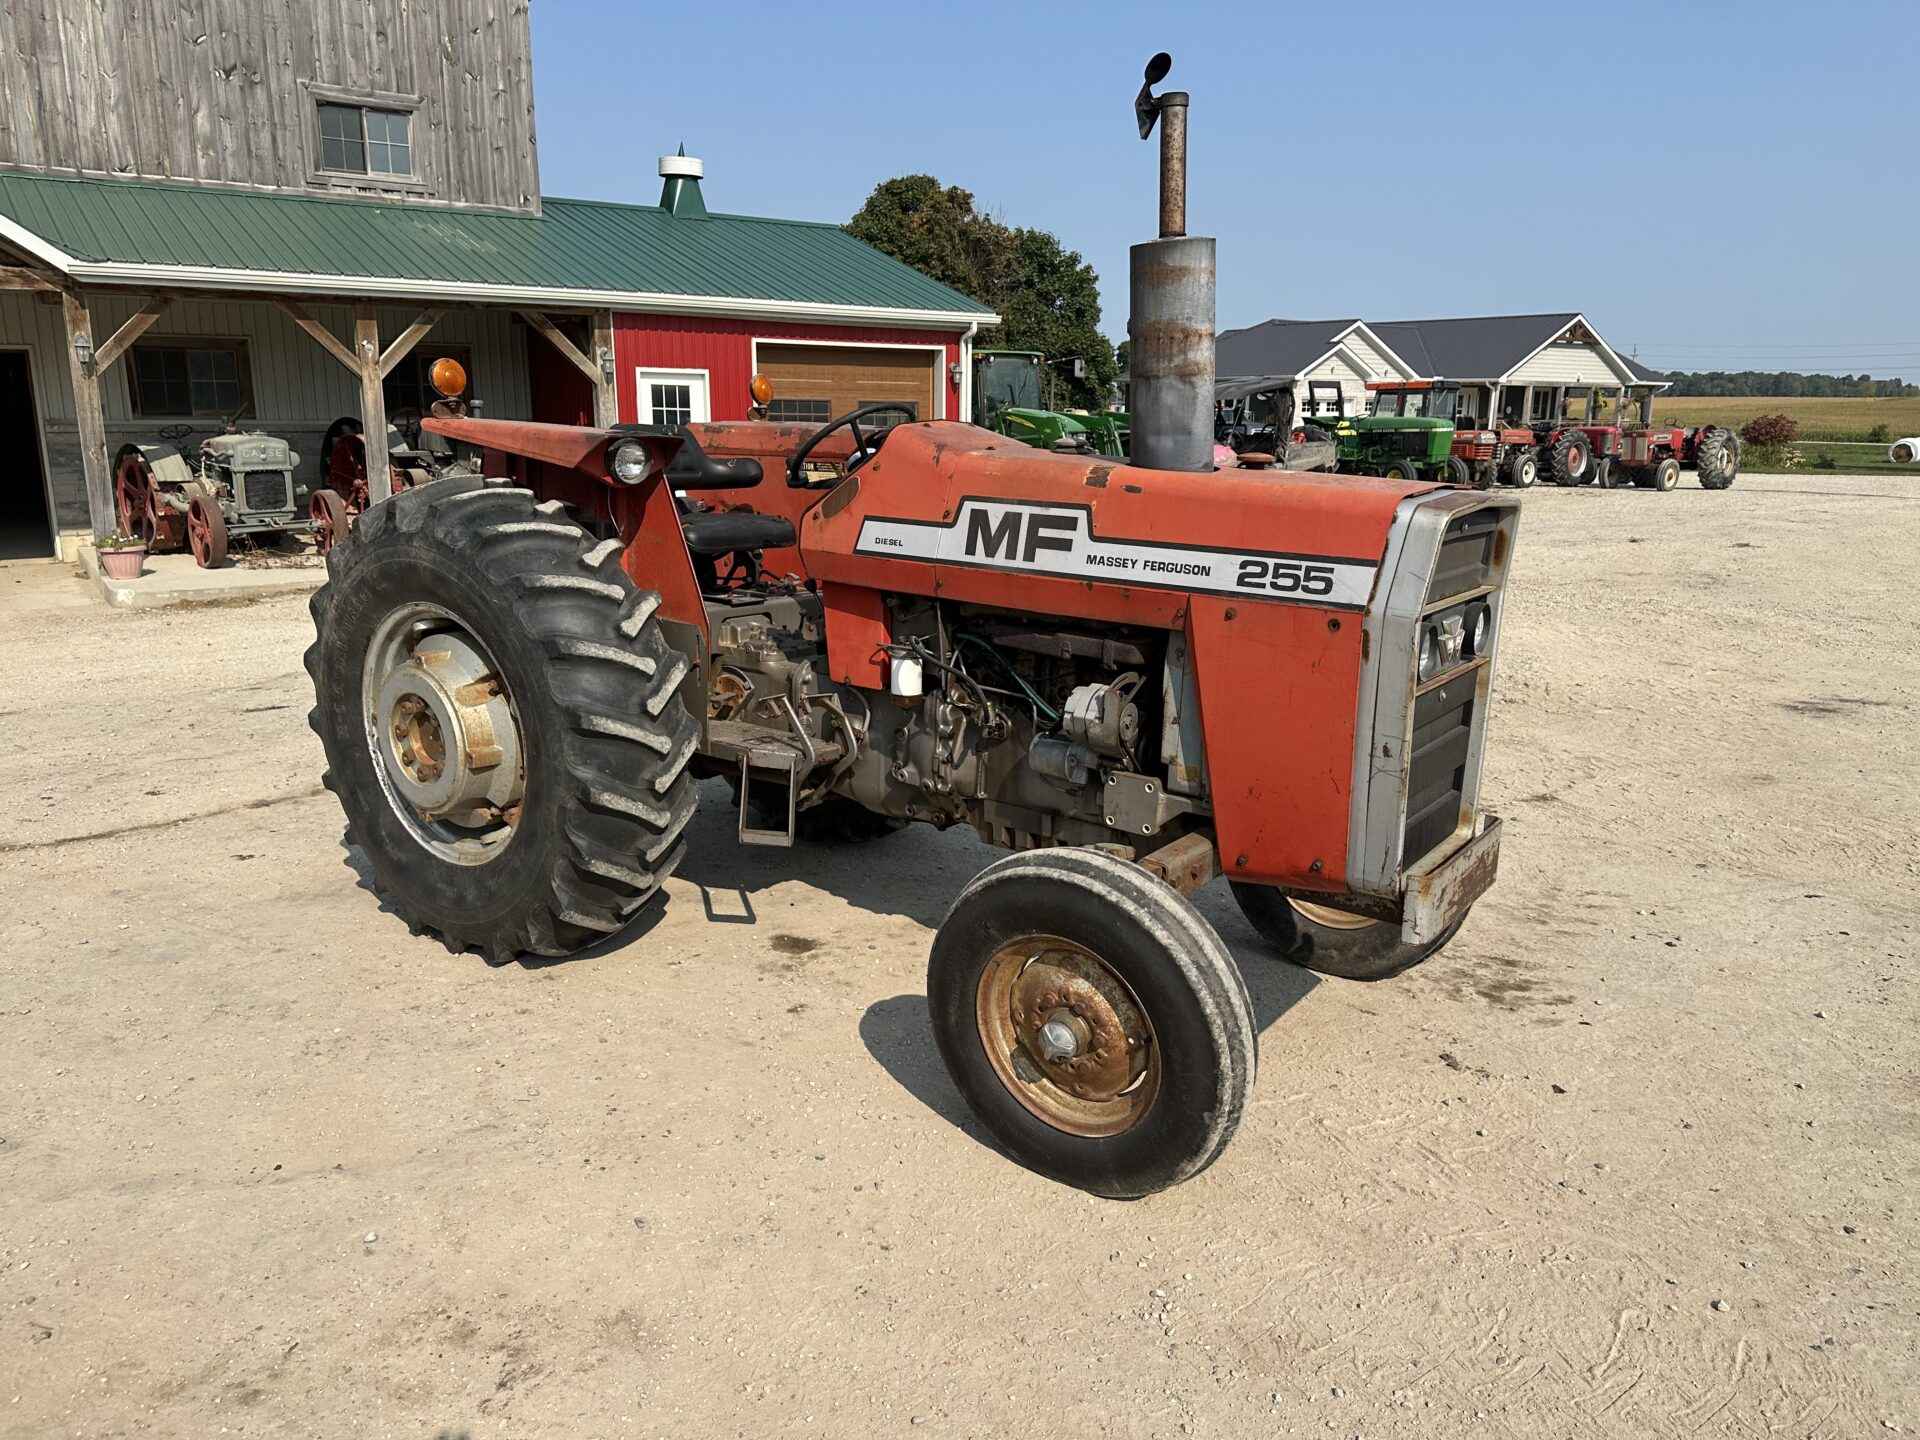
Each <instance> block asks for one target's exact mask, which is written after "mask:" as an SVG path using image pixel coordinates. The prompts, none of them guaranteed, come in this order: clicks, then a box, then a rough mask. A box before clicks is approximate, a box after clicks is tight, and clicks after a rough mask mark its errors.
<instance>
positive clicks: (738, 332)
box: [543, 313, 965, 421]
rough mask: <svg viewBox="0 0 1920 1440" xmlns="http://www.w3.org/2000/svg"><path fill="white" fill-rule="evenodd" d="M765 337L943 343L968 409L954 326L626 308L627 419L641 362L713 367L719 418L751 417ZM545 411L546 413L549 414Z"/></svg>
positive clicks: (619, 361) (623, 376)
mask: <svg viewBox="0 0 1920 1440" xmlns="http://www.w3.org/2000/svg"><path fill="white" fill-rule="evenodd" d="M756 339H760V340H831V341H836V342H840V343H843V344H848V345H859V344H863V343H864V344H869V345H873V344H886V345H939V346H941V347H943V349H944V351H945V356H946V358H945V359H944V360H943V361H942V362H941V375H940V384H941V386H942V387H943V389H944V391H945V394H946V406H947V410H946V414H947V418H948V419H949V420H959V419H964V418H965V417H964V416H962V415H961V414H960V387H959V386H958V385H956V384H954V383H953V378H952V376H953V371H952V367H953V366H955V365H957V364H959V363H960V337H959V335H958V334H957V333H955V332H954V331H951V330H891V329H878V328H875V327H872V326H867V325H811V324H806V325H796V324H792V323H789V322H784V321H776V320H726V319H707V318H694V317H692V316H684V315H640V314H630V313H621V314H616V315H615V316H614V317H613V353H614V360H615V363H616V365H617V367H618V375H617V376H616V380H615V383H616V384H617V385H618V386H619V389H620V418H621V419H622V420H624V421H632V420H634V419H636V418H637V417H638V416H639V414H640V400H639V397H638V395H636V394H635V393H634V379H633V372H634V371H635V370H638V369H642V368H646V369H664V370H705V371H706V372H707V388H708V397H709V401H710V403H711V405H712V408H713V418H714V419H715V420H744V419H746V418H747V406H748V404H750V403H751V397H750V396H749V395H748V393H747V384H748V382H749V381H750V380H752V379H753V342H754V340H756ZM543 418H544V417H543Z"/></svg>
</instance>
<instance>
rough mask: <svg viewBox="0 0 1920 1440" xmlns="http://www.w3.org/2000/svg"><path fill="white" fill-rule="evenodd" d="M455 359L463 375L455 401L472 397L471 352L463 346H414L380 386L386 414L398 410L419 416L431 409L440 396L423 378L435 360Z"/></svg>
mask: <svg viewBox="0 0 1920 1440" xmlns="http://www.w3.org/2000/svg"><path fill="white" fill-rule="evenodd" d="M442 358H444V359H448V360H457V361H458V362H459V363H460V368H461V369H462V370H464V371H466V372H467V388H466V389H465V390H464V391H462V392H461V394H460V395H458V396H456V397H454V398H456V399H462V400H464V399H466V398H467V397H468V396H470V395H472V394H473V352H472V351H471V350H469V349H467V347H466V346H464V345H435V346H427V345H420V346H417V347H416V348H415V349H414V351H413V353H412V354H410V355H408V356H407V357H406V358H405V359H404V360H402V361H401V362H400V363H399V364H398V365H395V366H394V367H393V369H391V370H390V371H388V372H387V378H386V381H385V383H384V384H382V386H381V387H380V388H381V390H382V392H383V393H384V394H385V395H386V397H387V414H389V415H392V414H393V413H394V412H395V411H398V410H418V411H419V412H420V413H421V414H422V415H425V414H426V413H427V412H428V411H430V410H432V409H433V402H434V401H436V400H439V399H443V398H445V397H443V396H442V395H441V394H440V392H439V391H437V390H435V389H434V388H433V386H432V385H431V384H429V383H428V381H427V375H428V373H429V372H431V371H432V369H433V362H434V361H436V360H439V359H442Z"/></svg>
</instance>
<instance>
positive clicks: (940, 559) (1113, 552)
mask: <svg viewBox="0 0 1920 1440" xmlns="http://www.w3.org/2000/svg"><path fill="white" fill-rule="evenodd" d="M853 548H854V551H855V553H856V554H860V555H894V556H898V557H899V558H901V559H903V560H930V561H934V562H937V563H939V564H943V565H976V566H981V567H984V568H986V569H991V570H1013V571H1029V572H1033V573H1035V574H1041V575H1061V576H1066V577H1069V578H1072V579H1076V580H1082V579H1108V580H1114V581H1118V582H1120V583H1122V584H1127V585H1144V586H1150V587H1153V588H1155V589H1162V590H1204V591H1209V592H1211V593H1213V594H1217V595H1246V596H1251V597H1256V598H1259V599H1262V600H1293V601H1298V602H1301V603H1304V604H1312V605H1323V606H1345V607H1347V608H1350V609H1356V610H1358V609H1364V608H1366V604H1367V599H1368V597H1369V596H1371V595H1372V593H1373V577H1374V571H1375V569H1376V568H1377V567H1376V566H1375V565H1374V563H1373V562H1372V561H1370V560H1344V559H1322V558H1321V557H1319V556H1313V555H1285V554H1275V553H1273V552H1271V551H1263V550H1216V549H1210V548H1206V547H1201V546H1185V545H1165V544H1160V543H1158V542H1156V541H1152V540H1108V539H1105V538H1103V537H1101V536H1098V535H1095V534H1094V533H1093V528H1092V522H1091V513H1090V512H1089V511H1088V510H1087V509H1085V508H1084V507H1081V506H1069V505H1037V504H1033V503H1031V502H1028V501H1024V500H966V501H963V502H962V503H961V506H960V513H959V514H957V515H955V516H954V517H953V519H952V520H951V521H945V522H941V521H925V520H885V519H881V518H879V517H877V516H869V517H868V518H867V519H866V520H864V521H863V522H862V523H861V526H860V538H859V540H858V541H857V542H855V544H854V547H853Z"/></svg>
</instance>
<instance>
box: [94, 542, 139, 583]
mask: <svg viewBox="0 0 1920 1440" xmlns="http://www.w3.org/2000/svg"><path fill="white" fill-rule="evenodd" d="M146 563H147V547H146V546H144V545H136V546H134V547H133V548H132V549H131V550H102V551H101V552H100V569H101V571H102V572H103V573H104V574H105V575H106V577H107V578H108V579H109V580H138V579H139V578H140V571H141V568H142V567H143V566H144V565H145V564H146Z"/></svg>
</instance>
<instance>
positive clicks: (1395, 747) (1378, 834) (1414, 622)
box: [1347, 490, 1520, 897]
mask: <svg viewBox="0 0 1920 1440" xmlns="http://www.w3.org/2000/svg"><path fill="white" fill-rule="evenodd" d="M1483 509H1497V510H1503V511H1506V512H1508V513H1507V515H1506V517H1505V520H1504V523H1503V526H1502V529H1503V530H1504V532H1505V535H1506V543H1505V546H1504V549H1503V550H1502V551H1501V553H1499V554H1498V556H1497V559H1496V565H1495V571H1494V575H1493V590H1492V596H1491V599H1490V601H1489V604H1490V606H1491V608H1492V611H1493V648H1492V650H1491V651H1490V652H1489V653H1488V654H1487V656H1486V657H1485V658H1484V659H1482V660H1479V661H1477V662H1475V665H1476V667H1477V670H1478V674H1477V675H1476V677H1475V685H1476V689H1477V692H1478V693H1477V696H1476V700H1475V708H1474V716H1473V726H1472V730H1471V732H1470V737H1469V742H1468V746H1469V748H1468V759H1467V766H1466V776H1465V781H1466V783H1465V785H1464V786H1463V787H1462V796H1461V806H1460V810H1461V819H1460V825H1459V827H1458V828H1457V829H1456V830H1455V832H1454V834H1453V835H1452V836H1451V837H1450V838H1449V839H1447V840H1445V841H1443V842H1441V844H1440V845H1439V846H1438V847H1437V848H1436V849H1435V850H1434V851H1433V852H1431V853H1430V854H1429V855H1427V856H1426V857H1424V859H1423V864H1425V865H1427V866H1429V867H1430V866H1432V865H1434V864H1437V863H1438V862H1439V861H1440V860H1442V859H1444V858H1445V857H1446V856H1447V855H1449V854H1451V853H1452V852H1453V851H1455V850H1457V849H1459V847H1460V846H1461V845H1463V844H1465V843H1466V842H1467V841H1469V840H1471V839H1472V838H1473V832H1474V827H1475V824H1476V819H1477V813H1478V807H1479V798H1480V757H1481V755H1482V753H1483V751H1484V749H1485V745H1486V724H1487V710H1488V705H1487V699H1488V692H1489V687H1490V686H1491V684H1492V680H1493V673H1494V669H1495V667H1496V665H1497V663H1498V661H1499V655H1500V644H1501V639H1502V632H1503V631H1504V629H1505V626H1504V625H1503V623H1502V621H1503V618H1504V610H1505V601H1506V580H1507V573H1508V570H1509V567H1510V566H1511V564H1512V559H1513V541H1514V535H1515V532H1516V530H1517V528H1518V525H1519V519H1520V497H1519V496H1517V495H1502V494H1498V493H1487V492H1484V491H1465V490H1442V491H1436V492H1435V493H1433V494H1431V495H1419V496H1415V497H1413V498H1412V499H1409V500H1405V501H1402V502H1401V505H1400V508H1399V510H1398V511H1397V512H1396V514H1395V515H1394V521H1393V530H1392V533H1391V534H1390V535H1389V536H1388V538H1387V549H1386V554H1385V557H1384V559H1383V563H1382V565H1381V570H1380V582H1379V584H1378V586H1377V587H1376V589H1375V591H1374V600H1373V603H1372V604H1371V605H1370V606H1369V607H1368V608H1367V618H1366V620H1365V621H1364V622H1363V626H1362V628H1363V631H1364V633H1365V636H1366V641H1367V648H1366V657H1367V658H1366V661H1365V663H1364V664H1363V665H1362V667H1361V674H1360V697H1359V712H1358V715H1357V716H1356V728H1355V735H1354V767H1353V794H1352V799H1351V802H1350V805H1349V810H1348V844H1347V884H1348V886H1349V888H1351V889H1352V890H1353V891H1355V892H1356V893H1359V894H1363V895H1378V896H1382V897H1390V896H1398V895H1399V894H1400V893H1401V891H1402V890H1403V889H1404V887H1405V876H1403V875H1402V873H1401V843H1402V838H1403V832H1404V829H1405V825H1406V817H1407V767H1408V764H1409V761H1410V755H1409V751H1410V748H1411V745H1412V739H1413V702H1414V698H1415V696H1416V694H1417V693H1418V692H1419V691H1420V690H1421V689H1423V688H1425V687H1422V686H1421V685H1420V683H1419V680H1418V676H1417V674H1416V665H1417V656H1418V650H1419V646H1418V636H1419V633H1420V620H1421V618H1422V617H1423V616H1424V615H1425V614H1426V613H1427V612H1428V611H1430V610H1437V609H1440V608H1443V607H1444V606H1445V605H1447V604H1451V603H1454V602H1456V601H1458V600H1459V599H1460V598H1461V597H1460V596H1453V595H1436V596H1431V597H1429V595H1428V593H1427V591H1428V588H1429V586H1430V584H1431V582H1432V577H1433V573H1434V567H1435V564H1436V562H1437V561H1438V560H1439V556H1440V545H1441V541H1442V540H1443V539H1445V537H1446V532H1447V526H1448V525H1449V524H1450V523H1451V522H1452V521H1453V520H1454V519H1456V518H1457V517H1459V516H1461V515H1465V514H1470V513H1472V512H1473V511H1476V510H1483ZM1466 593H1474V592H1466ZM1463 673H1464V672H1462V671H1459V670H1455V671H1452V672H1449V675H1448V676H1446V677H1442V679H1451V678H1455V677H1458V676H1460V675H1461V674H1463ZM1435 683H1438V682H1435Z"/></svg>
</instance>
